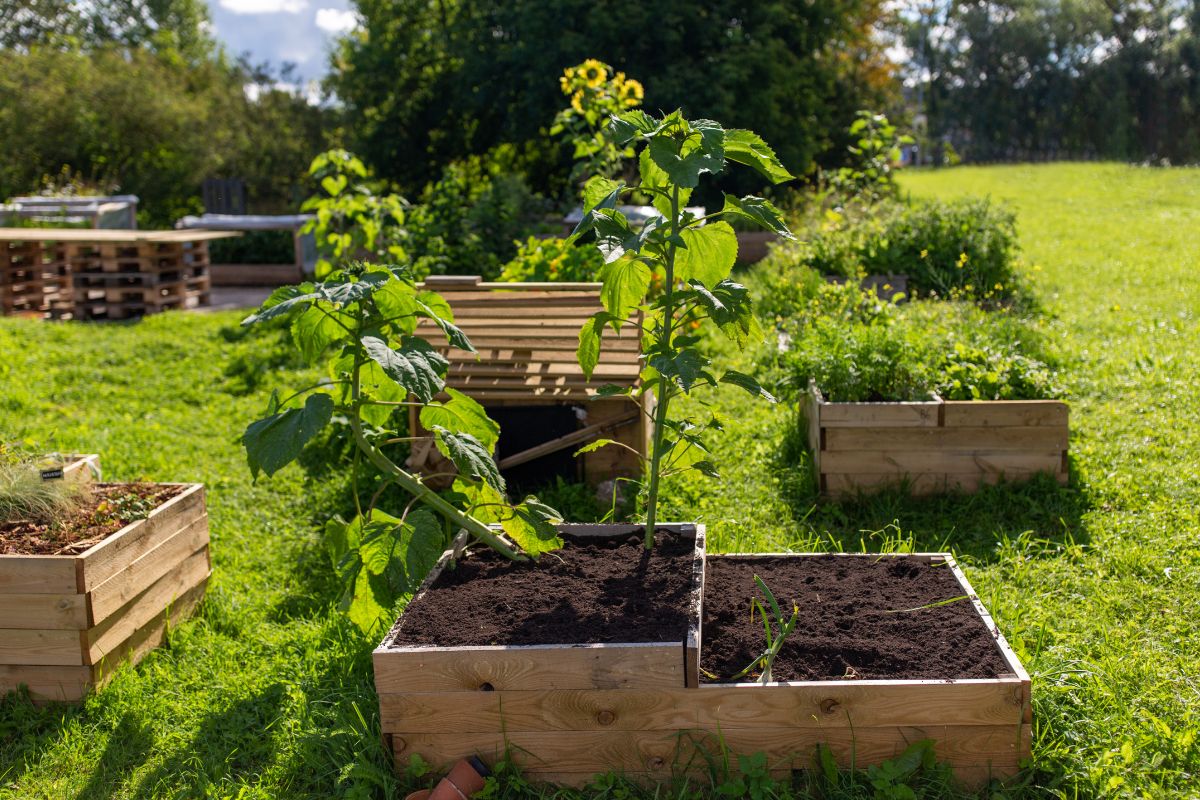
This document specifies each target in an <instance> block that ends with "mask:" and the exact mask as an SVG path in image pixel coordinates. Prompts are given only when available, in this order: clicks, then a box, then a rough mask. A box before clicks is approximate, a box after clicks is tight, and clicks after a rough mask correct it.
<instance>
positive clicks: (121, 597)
mask: <svg viewBox="0 0 1200 800" xmlns="http://www.w3.org/2000/svg"><path fill="white" fill-rule="evenodd" d="M182 519H183V518H180V521H182ZM208 542H209V535H208V514H206V513H201V515H200V516H199V517H196V518H194V519H192V521H191V522H190V523H189V524H188V525H187V526H186V527H184V528H182V529H181V530H179V531H178V532H177V533H175V534H174V535H173V536H171V537H170V538H169V539H166V540H165V541H163V542H162V543H161V544H159V545H158V546H157V547H155V548H154V549H153V550H151V551H150V552H148V553H146V554H145V555H143V556H142V557H141V558H138V559H137V560H136V561H134V562H133V563H131V564H130V565H129V566H127V567H125V568H124V569H123V570H121V571H120V572H118V573H117V574H116V575H113V576H112V577H111V578H109V579H108V580H106V581H104V582H103V583H101V584H100V585H99V586H97V587H96V588H95V589H93V590H92V591H91V593H90V594H89V595H88V598H89V603H90V614H91V621H92V624H99V623H100V622H102V621H103V620H105V619H107V618H108V617H109V616H110V615H111V614H114V613H116V612H117V610H118V609H120V608H121V607H122V606H124V605H125V604H126V603H128V602H130V601H131V600H133V599H134V598H135V597H137V596H138V595H139V594H140V593H141V592H143V591H145V589H146V588H147V587H149V586H151V585H152V584H153V583H154V582H156V581H157V580H158V579H160V578H162V577H163V576H164V575H166V574H167V573H168V572H170V571H171V570H174V569H178V568H179V567H180V565H181V564H182V563H183V562H184V561H186V560H187V558H188V557H189V556H190V555H192V554H193V553H195V552H196V551H197V550H200V549H201V548H204V547H206V546H207V545H208Z"/></svg>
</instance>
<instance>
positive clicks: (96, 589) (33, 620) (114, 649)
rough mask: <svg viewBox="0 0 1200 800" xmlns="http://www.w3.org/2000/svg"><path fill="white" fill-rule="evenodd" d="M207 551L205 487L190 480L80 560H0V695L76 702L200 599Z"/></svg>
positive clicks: (29, 557)
mask: <svg viewBox="0 0 1200 800" xmlns="http://www.w3.org/2000/svg"><path fill="white" fill-rule="evenodd" d="M84 471H85V472H86V471H87V470H84ZM68 479H72V478H70V477H68ZM208 545H209V533H208V514H207V512H206V510H205V503H204V487H203V486H202V485H200V484H188V485H186V486H185V487H184V488H183V491H182V492H181V493H180V494H178V495H176V496H175V497H173V498H171V499H170V500H168V501H167V502H166V503H164V504H162V505H161V506H159V507H158V508H156V509H155V510H154V511H153V512H151V514H150V516H149V517H147V518H146V519H143V520H138V521H136V522H132V523H130V524H129V525H126V526H125V527H124V528H122V529H121V530H120V531H118V532H116V533H114V534H113V535H111V536H109V537H107V538H105V539H104V540H103V541H101V542H99V543H97V544H96V545H94V546H92V547H91V548H89V549H88V550H86V551H84V552H83V553H80V554H78V555H4V556H0V695H2V694H4V693H6V692H9V691H12V690H14V689H16V688H17V687H18V686H20V685H22V684H24V685H26V686H28V687H29V691H30V694H31V695H32V696H33V698H34V699H35V700H37V701H49V700H53V701H75V700H79V699H81V698H82V697H83V696H84V695H85V694H86V693H87V691H88V690H89V689H90V688H92V687H97V686H100V685H102V684H103V683H104V682H105V681H106V680H107V679H108V677H109V676H111V674H112V672H113V670H114V669H115V668H116V667H118V666H119V665H120V664H122V663H124V662H125V661H126V660H128V661H132V662H136V661H138V660H139V659H140V658H141V657H142V656H143V655H145V654H146V653H147V652H149V651H150V650H151V649H153V648H154V647H156V646H157V645H158V644H159V643H160V642H161V641H162V638H163V636H164V635H165V631H166V629H167V626H168V624H170V623H173V622H175V621H178V620H180V619H183V618H184V617H186V616H187V615H188V614H190V613H191V611H192V609H193V608H195V606H196V605H197V603H199V601H200V599H201V598H202V597H203V596H204V590H205V586H206V585H207V582H208V576H209V573H210V572H211V566H210V561H209V552H208Z"/></svg>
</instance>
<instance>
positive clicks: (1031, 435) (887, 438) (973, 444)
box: [824, 426, 1067, 452]
mask: <svg viewBox="0 0 1200 800" xmlns="http://www.w3.org/2000/svg"><path fill="white" fill-rule="evenodd" d="M1066 448H1067V432H1066V429H1065V428H1056V427H1038V428H1020V427H983V426H971V427H966V426H964V427H956V428H936V427H935V428H828V427H827V428H826V431H825V448H824V449H825V450H946V449H957V450H966V451H972V452H974V451H979V450H988V451H996V450H1028V451H1037V452H1047V451H1052V450H1060V451H1061V450H1065V449H1066Z"/></svg>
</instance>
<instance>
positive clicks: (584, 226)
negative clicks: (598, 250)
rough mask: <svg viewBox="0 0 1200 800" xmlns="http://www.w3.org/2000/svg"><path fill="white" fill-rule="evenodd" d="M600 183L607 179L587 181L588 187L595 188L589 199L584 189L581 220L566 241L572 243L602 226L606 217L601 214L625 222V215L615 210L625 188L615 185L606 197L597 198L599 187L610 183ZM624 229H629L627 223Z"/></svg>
mask: <svg viewBox="0 0 1200 800" xmlns="http://www.w3.org/2000/svg"><path fill="white" fill-rule="evenodd" d="M600 181H607V179H606V178H601V177H599V176H597V177H595V178H592V179H591V180H590V181H588V186H592V185H593V184H595V186H596V188H594V189H593V190H592V194H591V196H590V197H589V194H588V189H587V187H585V188H584V209H583V218H582V219H581V220H579V224H578V225H576V226H575V230H573V231H571V235H570V236H568V237H567V239H568V241H572V242H573V241H575V240H576V239H578V238H579V237H580V236H582V235H583V234H585V233H587V232H588V231H590V230H592V229H593V228H595V227H596V226H597V225H603V224H604V218H605V216H606V215H605V214H604V213H603V212H609V214H610V215H612V216H614V217H616V218H618V219H620V220H622V221H624V220H625V215H624V214H621V213H620V212H619V211H617V210H616V208H617V201H618V200H619V199H620V197H621V191H622V190H623V189H624V188H625V186H624V184H616V188H615V189H611V190H610V191H609V193H608V194H607V195H604V196H603V197H599V198H597V197H596V194H597V193H598V192H599V190H600V189H599V187H601V186H607V185H608V184H610V183H612V182H611V181H608V182H607V183H599V182H600ZM589 203H590V205H589ZM625 227H626V228H628V227H629V225H628V223H626V225H625Z"/></svg>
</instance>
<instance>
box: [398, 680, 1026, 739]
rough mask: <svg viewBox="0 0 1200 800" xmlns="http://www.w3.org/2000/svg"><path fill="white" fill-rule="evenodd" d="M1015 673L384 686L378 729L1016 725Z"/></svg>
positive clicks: (1019, 707) (1020, 700) (1020, 705)
mask: <svg viewBox="0 0 1200 800" xmlns="http://www.w3.org/2000/svg"><path fill="white" fill-rule="evenodd" d="M1022 686H1023V684H1022V681H1020V680H1018V679H1017V678H1015V677H1014V678H1012V679H1007V680H994V681H983V680H979V681H956V682H946V681H871V682H849V681H845V682H837V681H823V682H815V681H814V682H795V683H780V684H772V685H770V686H762V685H759V684H718V685H702V686H700V687H699V688H683V689H666V688H659V689H652V690H644V689H641V690H639V689H617V690H598V689H592V690H529V691H497V692H407V693H395V694H381V695H380V696H379V703H380V724H381V725H382V727H383V730H384V731H387V732H398V731H407V732H410V733H471V732H473V731H482V730H495V731H499V730H504V731H508V732H516V731H555V730H566V731H571V730H574V731H586V730H597V731H602V730H619V731H624V730H671V729H679V730H683V729H690V728H704V729H706V730H716V729H717V727H718V726H719V727H720V728H721V729H722V730H724V729H726V728H736V727H754V726H756V725H761V726H762V727H764V728H795V729H828V728H836V727H846V726H850V727H859V726H863V727H870V726H881V725H940V724H945V721H946V720H948V719H952V720H954V723H955V724H956V725H1006V724H1008V725H1014V726H1015V725H1017V724H1019V723H1020V722H1021V721H1022V717H1023V709H1024V701H1025V694H1024V692H1023V691H1022Z"/></svg>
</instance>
